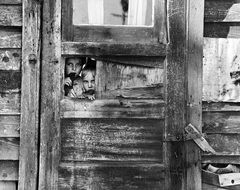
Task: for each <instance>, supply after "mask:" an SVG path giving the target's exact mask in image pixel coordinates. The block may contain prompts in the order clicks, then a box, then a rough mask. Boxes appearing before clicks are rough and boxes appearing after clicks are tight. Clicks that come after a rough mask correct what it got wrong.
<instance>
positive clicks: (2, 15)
mask: <svg viewBox="0 0 240 190" xmlns="http://www.w3.org/2000/svg"><path fill="white" fill-rule="evenodd" d="M0 26H22V6H10V5H1V4H0Z"/></svg>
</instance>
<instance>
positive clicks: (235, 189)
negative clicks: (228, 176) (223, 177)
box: [202, 183, 240, 190]
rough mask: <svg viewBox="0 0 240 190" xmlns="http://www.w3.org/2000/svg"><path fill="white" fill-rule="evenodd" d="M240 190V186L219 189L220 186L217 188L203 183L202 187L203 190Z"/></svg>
mask: <svg viewBox="0 0 240 190" xmlns="http://www.w3.org/2000/svg"><path fill="white" fill-rule="evenodd" d="M239 189H240V186H239V185H238V186H231V187H225V188H223V187H218V186H215V185H210V184H206V183H203V185H202V190H239Z"/></svg>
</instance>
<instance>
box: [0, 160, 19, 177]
mask: <svg viewBox="0 0 240 190" xmlns="http://www.w3.org/2000/svg"><path fill="white" fill-rule="evenodd" d="M17 180H18V161H3V160H1V161H0V181H17Z"/></svg>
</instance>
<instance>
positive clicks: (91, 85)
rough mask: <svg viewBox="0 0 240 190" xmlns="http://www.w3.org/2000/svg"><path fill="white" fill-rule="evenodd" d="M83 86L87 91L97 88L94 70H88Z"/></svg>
mask: <svg viewBox="0 0 240 190" xmlns="http://www.w3.org/2000/svg"><path fill="white" fill-rule="evenodd" d="M83 88H84V89H85V90H86V91H89V90H95V73H94V72H92V71H88V72H86V75H84V76H83Z"/></svg>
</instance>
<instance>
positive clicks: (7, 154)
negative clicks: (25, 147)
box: [0, 138, 19, 160]
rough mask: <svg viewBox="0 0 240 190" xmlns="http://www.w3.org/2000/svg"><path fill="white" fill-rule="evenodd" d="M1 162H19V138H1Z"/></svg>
mask: <svg viewBox="0 0 240 190" xmlns="http://www.w3.org/2000/svg"><path fill="white" fill-rule="evenodd" d="M0 153H1V154H0V160H19V138H0Z"/></svg>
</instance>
